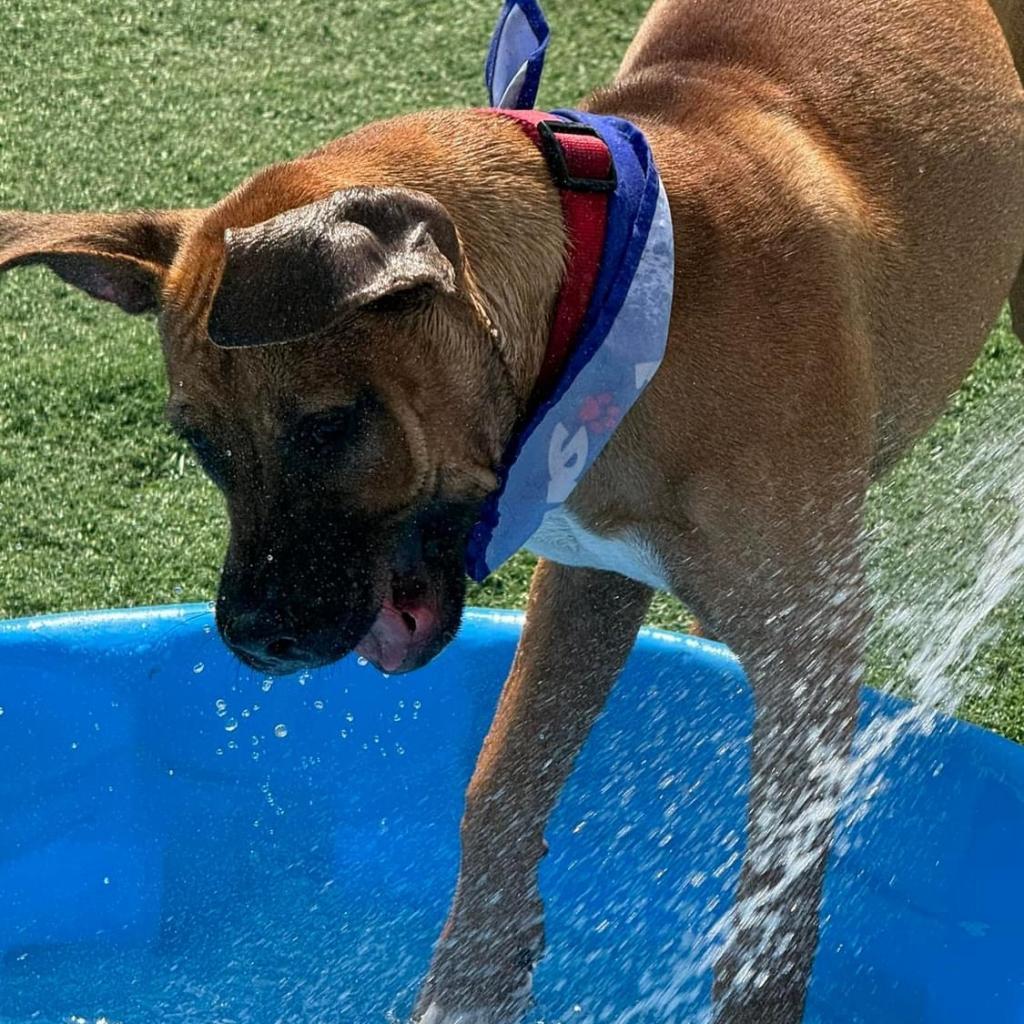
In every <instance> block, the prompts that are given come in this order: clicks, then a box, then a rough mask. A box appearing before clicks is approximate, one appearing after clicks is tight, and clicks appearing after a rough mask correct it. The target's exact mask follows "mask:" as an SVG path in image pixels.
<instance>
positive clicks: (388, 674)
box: [381, 672, 391, 679]
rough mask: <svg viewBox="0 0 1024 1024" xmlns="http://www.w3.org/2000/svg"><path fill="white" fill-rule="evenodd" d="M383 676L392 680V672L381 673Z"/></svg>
mask: <svg viewBox="0 0 1024 1024" xmlns="http://www.w3.org/2000/svg"><path fill="white" fill-rule="evenodd" d="M381 675H382V676H383V677H384V678H385V679H390V678H391V673H390V672H381Z"/></svg>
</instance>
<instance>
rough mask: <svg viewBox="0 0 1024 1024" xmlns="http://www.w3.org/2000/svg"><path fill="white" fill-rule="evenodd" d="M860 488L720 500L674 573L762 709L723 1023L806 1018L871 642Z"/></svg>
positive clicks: (779, 1023) (719, 999) (728, 947)
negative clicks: (732, 655)
mask: <svg viewBox="0 0 1024 1024" xmlns="http://www.w3.org/2000/svg"><path fill="white" fill-rule="evenodd" d="M795 475H796V474H795V473H794V476H795ZM853 476H854V477H856V481H855V482H854V483H853V484H852V485H851V486H850V487H849V488H848V489H846V488H840V487H839V486H836V485H831V486H830V485H829V484H828V482H827V480H825V479H819V480H818V481H817V482H812V481H808V480H806V479H805V486H804V487H801V486H800V485H799V483H797V482H796V481H792V483H793V484H794V485H795V486H794V487H793V488H792V490H789V489H785V488H779V489H777V490H775V491H774V492H768V493H763V494H759V493H757V491H756V490H755V489H753V488H744V489H742V490H741V491H740V492H739V493H736V494H733V495H732V496H731V498H730V496H729V494H728V493H727V490H725V491H719V493H718V495H717V498H716V501H715V507H714V508H713V509H712V508H705V509H704V510H703V511H701V510H699V509H698V510H697V511H698V512H699V513H700V515H699V519H698V520H697V522H699V523H700V526H694V527H693V528H692V529H691V531H690V532H689V535H688V536H687V537H686V539H685V540H684V542H683V549H682V554H683V556H684V557H683V559H682V560H681V561H680V564H679V567H678V570H679V571H678V575H677V574H676V572H675V571H673V579H674V580H675V579H678V580H679V583H680V587H679V589H680V596H681V597H682V598H683V599H684V600H688V601H689V602H690V603H692V604H693V606H695V607H696V608H697V610H698V613H699V614H700V615H701V618H702V621H707V622H708V623H709V624H710V626H711V628H712V629H714V631H715V633H716V634H717V635H718V636H720V637H721V638H722V639H723V640H724V641H725V642H726V643H728V644H729V645H730V646H731V647H732V648H733V650H734V651H735V652H736V653H737V655H739V657H740V660H741V662H742V663H743V666H744V669H745V671H746V673H747V676H748V679H749V681H750V684H751V687H752V689H753V695H754V702H755V725H754V734H753V742H752V763H751V784H750V790H749V803H748V814H747V848H746V853H745V857H744V861H743V867H742V873H741V879H740V883H739V887H738V892H737V898H736V905H735V908H734V910H733V912H732V915H731V917H730V918H729V919H726V920H725V921H723V924H724V925H725V926H726V927H725V928H724V932H725V934H726V936H727V938H726V941H725V943H724V947H723V948H722V949H721V950H720V952H718V953H717V954H716V970H715V1001H716V1018H715V1019H716V1022H717V1024H798V1022H799V1021H801V1020H802V1019H803V1012H804V1001H805V995H806V986H807V982H808V979H809V976H810V970H811V965H812V962H813V958H814V953H815V950H816V947H817V941H818V915H819V903H820V896H821V889H822V882H823V877H824V870H825V862H826V858H827V854H828V850H829V846H830V844H831V840H832V832H833V821H834V817H835V812H836V808H837V804H838V800H839V796H840V792H841V788H842V784H843V780H844V774H845V771H846V768H847V764H848V754H849V749H850V744H851V740H852V736H853V732H854V728H855V723H856V713H857V706H858V674H859V671H860V666H861V659H862V651H863V643H864V634H865V631H866V619H867V611H866V609H867V600H866V595H865V593H864V584H863V578H862V572H861V568H860V559H859V552H858V539H859V519H860V504H861V502H862V499H863V491H864V487H865V486H866V472H858V473H856V474H853ZM723 485H724V482H723ZM844 491H845V494H844ZM801 492H802V495H801ZM733 499H735V500H733ZM794 499H795V500H794ZM723 501H724V502H725V504H723ZM730 509H731V510H732V511H731V512H730V511H729V510H730ZM677 550H678V548H677Z"/></svg>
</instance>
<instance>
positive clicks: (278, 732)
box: [274, 724, 288, 740]
mask: <svg viewBox="0 0 1024 1024" xmlns="http://www.w3.org/2000/svg"><path fill="white" fill-rule="evenodd" d="M274 735H275V736H276V737H277V738H278V739H279V740H283V739H284V738H285V736H287V735H288V726H287V725H283V724H279V725H275V726H274Z"/></svg>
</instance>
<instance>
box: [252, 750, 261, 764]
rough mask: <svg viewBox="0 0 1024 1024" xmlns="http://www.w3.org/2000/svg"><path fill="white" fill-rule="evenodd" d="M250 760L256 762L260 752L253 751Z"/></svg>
mask: <svg viewBox="0 0 1024 1024" xmlns="http://www.w3.org/2000/svg"><path fill="white" fill-rule="evenodd" d="M252 759H253V760H254V761H258V760H259V759H260V752H259V751H258V750H254V751H253V752H252Z"/></svg>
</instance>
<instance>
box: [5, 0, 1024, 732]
mask: <svg viewBox="0 0 1024 1024" xmlns="http://www.w3.org/2000/svg"><path fill="white" fill-rule="evenodd" d="M545 6H546V9H547V11H548V14H549V17H550V20H551V22H552V25H553V27H554V30H555V31H554V38H553V42H552V47H551V52H550V57H549V62H548V71H547V75H546V78H545V83H544V87H543V90H542V95H541V97H540V102H541V105H547V106H554V105H558V104H562V103H564V104H571V103H572V102H573V101H574V100H576V99H577V98H578V97H580V96H581V95H583V94H584V93H585V92H586V91H587V90H588V89H589V88H591V87H593V86H595V85H598V84H600V83H602V82H604V81H607V80H608V78H610V76H611V75H612V74H613V73H614V70H615V67H616V65H617V63H618V61H619V59H620V57H621V55H622V53H623V51H624V49H625V47H626V45H627V43H628V41H629V40H630V38H631V37H632V34H633V32H634V30H635V28H636V25H637V24H638V23H639V21H640V19H641V17H642V15H643V12H644V10H645V8H646V6H647V4H646V0H614V2H610V0H602V2H601V3H586V4H584V3H580V2H579V0H547V2H546V4H545ZM496 9H497V2H496V0H459V2H455V0H415V2H411V0H373V2H372V3H371V2H369V0H341V2H339V0H329V2H328V0H305V2H303V3H301V4H297V3H294V2H291V0H288V2H285V0H263V2H262V3H260V4H258V5H256V4H251V3H249V2H248V0H187V2H186V0H169V2H166V3H161V4H149V3H142V2H141V0H93V2H91V3H89V4H87V5H82V4H72V3H70V2H68V0H56V2H52V0H51V2H43V0H19V2H17V3H14V4H10V5H7V7H5V10H4V13H3V16H2V18H0V53H3V55H4V73H3V75H0V208H13V207H18V208H26V209H37V210H44V209H50V210H57V209H65V210H71V209H88V208H111V209H112V208H118V207H131V206H140V205H148V206H167V205H198V204H203V203H207V202H211V201H213V200H215V199H216V198H218V197H219V196H220V195H222V194H223V193H224V192H225V191H227V190H228V189H230V188H231V187H233V186H234V185H235V184H236V183H237V182H238V181H239V180H241V179H242V178H243V177H245V176H246V174H248V173H249V172H250V171H251V170H253V169H255V168H258V167H260V166H262V165H264V164H267V163H269V162H272V161H274V160H279V159H284V158H287V157H289V156H292V155H295V154H297V153H300V152H302V151H304V150H306V149H308V148H311V147H313V146H315V145H318V144H319V143H321V142H323V141H324V140H326V139H329V138H331V137H333V136H335V135H338V134H340V133H342V132H344V131H346V130H348V129H350V128H352V127H354V126H356V125H358V124H361V123H363V122H365V121H368V120H372V119H375V118H381V117H386V116H389V115H392V114H397V113H401V112H404V111H408V110H413V109H417V108H421V107H426V106H448V105H472V104H479V103H482V102H483V100H484V96H483V87H482V83H481V72H480V68H481V63H482V59H483V54H484V52H485V49H486V45H487V41H488V37H489V32H490V29H491V26H492V22H493V18H494V15H495V12H496ZM161 372H162V371H161V366H160V359H159V353H158V349H157V345H156V343H155V334H154V330H153V326H152V324H151V323H150V322H147V321H145V320H132V319H129V318H127V317H123V316H121V315H120V314H118V313H116V312H114V311H112V310H110V309H108V308H105V307H100V306H98V305H94V304H92V303H90V302H89V301H88V300H87V299H85V298H83V297H81V296H80V295H77V294H72V293H71V292H69V291H68V290H66V289H65V288H64V287H63V286H62V285H61V284H60V283H59V282H57V281H56V280H55V279H53V278H51V277H49V276H47V275H46V274H45V273H44V272H42V271H38V270H33V271H24V272H20V273H18V274H16V275H11V276H9V277H8V278H6V279H5V280H4V282H3V284H2V285H0V616H14V615H24V614H29V613H34V612H42V611H50V610H57V609H66V608H87V607H101V606H115V605H129V604H150V603H160V602H166V601H179V600H197V599H204V598H208V597H209V596H210V595H212V593H213V591H214V587H215V581H216V576H217V568H218V564H219V559H220V555H221V550H222V546H223V543H224V537H225V523H224V515H223V512H222V509H221V506H220V501H219V498H218V496H217V494H216V492H215V491H214V489H213V488H212V487H211V486H210V485H209V484H208V483H206V482H205V480H204V479H203V478H202V477H201V476H200V474H199V472H198V471H197V470H196V468H195V467H194V466H193V465H192V464H191V462H190V461H189V459H188V457H187V455H186V454H185V452H184V450H183V449H182V446H181V445H180V444H179V443H178V442H177V441H176V440H174V439H173V438H172V437H171V436H170V435H169V433H168V432H167V431H166V429H165V428H164V427H163V426H162V423H161V419H160V416H161V407H162V401H163V391H164V384H163V380H162V376H161ZM1021 424H1024V351H1022V349H1021V346H1019V345H1018V344H1017V342H1016V339H1014V338H1013V337H1012V335H1011V334H1010V332H1009V330H1008V328H1007V327H1006V325H1005V323H1004V325H1003V326H1002V327H1001V328H1000V329H998V330H997V331H996V332H995V333H994V334H993V337H992V339H991V341H990V343H989V346H988V349H987V351H986V355H985V356H984V357H983V359H982V360H981V361H980V362H979V364H978V366H977V367H976V369H975V371H974V373H973V375H972V377H971V379H970V381H969V382H968V383H967V385H966V386H965V387H964V388H963V389H962V390H961V392H960V394H959V395H958V396H957V398H956V400H955V402H954V403H953V406H952V408H951V410H950V413H949V414H948V415H947V416H946V417H945V419H944V420H943V421H942V423H941V424H939V426H938V427H937V428H936V429H935V430H934V431H933V432H932V434H931V435H930V436H929V437H928V438H926V439H925V440H923V441H922V442H921V444H920V445H919V446H918V447H917V449H916V450H915V452H914V453H913V455H912V456H911V457H910V458H909V459H908V460H906V461H905V462H904V463H903V464H902V465H901V466H900V467H899V468H898V469H897V471H896V472H895V473H894V474H893V475H892V476H891V477H890V478H889V479H888V480H887V481H886V482H885V483H884V485H883V486H881V487H879V488H877V490H876V492H875V493H874V495H873V499H872V508H871V521H872V526H873V536H874V542H873V547H872V555H871V565H872V574H873V576H874V578H875V579H876V582H877V587H878V592H879V594H880V605H881V607H882V608H883V609H891V608H892V607H893V606H895V605H898V604H906V603H907V602H911V603H913V602H914V601H919V600H920V601H923V599H924V597H925V596H927V598H928V599H929V600H931V601H932V602H933V603H934V604H935V606H936V607H935V615H934V616H933V617H932V618H930V619H929V622H930V623H931V624H932V629H931V632H932V633H934V632H935V631H936V629H938V630H939V631H940V632H939V635H938V636H932V637H931V639H932V640H935V641H937V642H939V643H941V642H942V639H943V637H942V635H941V629H945V628H948V627H949V624H950V623H952V622H954V621H956V619H957V616H958V613H957V611H956V609H957V608H958V607H959V606H958V605H957V603H956V602H957V601H960V602H961V603H962V604H963V606H964V608H966V607H967V606H968V605H969V604H970V596H971V585H972V581H973V580H974V579H976V577H977V566H976V560H977V554H978V552H979V551H980V550H981V549H982V548H983V547H984V539H985V538H984V536H983V534H984V531H985V530H986V528H987V526H988V524H990V523H993V522H995V523H997V524H1002V525H1003V526H1004V527H1008V526H1009V525H1011V524H1012V519H1013V515H1014V511H1015V506H1014V499H1013V498H1012V496H1008V494H1007V491H1006V488H1003V490H1002V491H1001V492H996V493H995V494H993V495H989V496H986V497H985V498H983V499H977V498H976V496H975V495H976V490H977V480H978V479H980V477H979V475H978V472H977V471H976V472H975V473H974V475H973V476H971V477H970V479H969V481H966V482H961V481H960V477H959V476H958V471H959V467H961V466H963V465H964V464H965V463H966V462H968V461H969V460H970V459H971V457H972V455H973V454H974V453H975V452H977V451H978V450H979V447H980V446H982V445H983V444H984V443H985V442H989V441H991V440H992V439H993V438H1000V437H1004V438H1010V437H1014V436H1016V437H1020V436H1021V432H1020V425H1021ZM1004 461H1005V458H1004ZM992 468H993V469H995V468H997V467H995V466H993V467H992ZM985 475H986V474H985V473H984V472H982V473H981V477H984V476H985ZM970 481H975V483H970ZM1018 482H1019V481H1018ZM1020 500H1021V499H1020V498H1019V497H1018V498H1017V505H1016V511H1017V512H1018V513H1019V512H1020V511H1021V510H1020V507H1019V503H1020ZM530 567H531V561H530V559H529V558H528V557H526V556H521V557H519V558H516V559H514V560H513V561H512V562H511V563H510V564H509V565H508V566H507V567H506V568H505V569H503V570H502V572H500V573H499V574H498V575H497V576H495V577H494V578H493V579H492V580H490V581H489V582H488V583H487V584H486V585H484V586H483V587H478V588H474V590H473V593H472V600H473V601H474V602H476V603H479V604H491V605H504V606H516V605H521V604H522V603H523V600H524V597H525V592H526V588H527V584H528V580H529V573H530ZM937 595H938V597H939V598H940V599H938V600H937ZM947 598H948V599H947ZM944 607H946V608H952V609H954V610H953V611H952V612H949V611H947V613H946V614H945V615H943V614H941V613H942V610H943V608H944ZM889 618H890V617H888V616H885V615H883V616H882V621H883V622H887V621H888V620H889ZM651 620H652V621H653V622H656V623H658V624H662V625H669V626H681V625H685V624H686V622H687V617H686V614H685V612H684V611H683V610H682V609H681V608H680V607H679V605H678V604H677V603H676V602H674V601H671V600H670V599H668V598H659V599H658V601H657V602H656V604H655V606H654V609H653V611H652V616H651ZM993 622H994V623H995V624H996V626H997V627H998V628H997V631H996V634H995V636H994V638H993V640H992V641H991V642H990V643H989V644H988V645H987V646H984V647H983V648H982V650H981V652H980V654H979V655H978V657H977V658H976V659H975V660H974V661H973V662H972V663H971V664H970V665H967V666H963V669H964V673H963V674H964V677H965V679H966V680H967V682H969V684H970V686H971V688H972V689H973V690H975V691H976V692H977V693H981V694H985V693H987V694H988V695H987V696H975V697H972V698H971V699H970V700H969V701H968V703H967V705H966V710H967V712H968V713H969V715H970V716H971V717H972V718H974V719H975V720H976V721H978V722H980V723H983V724H985V725H987V726H989V727H991V728H995V729H999V730H1000V731H1002V732H1004V733H1005V734H1006V735H1008V736H1011V737H1013V738H1015V739H1017V740H1018V741H1024V603H1022V601H1021V591H1020V588H1017V590H1016V596H1015V597H1014V596H1011V597H1010V599H1008V600H1006V601H1003V602H1002V603H1001V604H1000V606H999V608H998V610H997V612H996V614H995V615H994V616H993ZM924 632H925V633H928V632H929V630H928V629H925V630H924ZM920 635H921V630H920V629H918V632H917V633H914V632H913V631H911V632H910V633H909V634H903V633H899V632H898V631H894V630H893V629H891V628H887V629H884V630H880V631H879V632H878V637H877V639H876V642H875V643H874V645H873V648H872V657H871V672H870V678H871V680H872V681H873V682H875V683H878V684H882V685H888V684H896V683H900V682H903V683H904V684H906V672H905V667H906V662H907V660H908V658H909V657H910V655H911V654H912V653H913V651H914V650H916V649H918V647H919V645H920Z"/></svg>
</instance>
